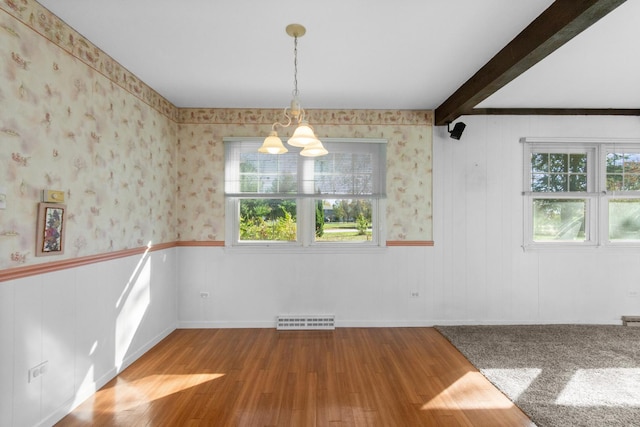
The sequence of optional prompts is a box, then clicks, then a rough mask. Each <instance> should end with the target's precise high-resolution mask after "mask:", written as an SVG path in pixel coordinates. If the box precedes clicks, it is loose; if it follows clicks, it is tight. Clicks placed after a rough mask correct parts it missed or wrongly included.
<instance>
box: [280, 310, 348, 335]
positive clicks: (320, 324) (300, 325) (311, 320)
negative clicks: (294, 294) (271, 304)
mask: <svg viewBox="0 0 640 427" xmlns="http://www.w3.org/2000/svg"><path fill="white" fill-rule="evenodd" d="M335 317H336V316H335V315H333V314H323V315H306V314H305V315H290V314H289V315H284V314H283V315H280V316H278V319H277V325H276V329H278V330H287V331H292V330H308V329H335V328H336V324H335V323H336V322H335V320H336V319H335Z"/></svg>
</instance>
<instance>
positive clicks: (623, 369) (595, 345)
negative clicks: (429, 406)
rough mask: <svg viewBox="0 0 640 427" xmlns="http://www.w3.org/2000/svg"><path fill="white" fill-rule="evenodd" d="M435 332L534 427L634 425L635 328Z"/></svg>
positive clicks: (638, 370)
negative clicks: (509, 400) (515, 406)
mask: <svg viewBox="0 0 640 427" xmlns="http://www.w3.org/2000/svg"><path fill="white" fill-rule="evenodd" d="M436 329H437V330H438V331H440V333H442V335H444V336H445V337H446V338H447V339H448V340H449V341H451V343H452V344H453V345H454V346H455V347H456V348H457V349H458V350H460V352H461V353H462V354H464V356H465V357H466V358H467V359H469V361H470V362H471V363H472V364H473V365H474V366H475V367H476V368H478V370H479V371H480V372H482V374H483V375H484V376H485V377H487V378H488V379H489V381H491V382H492V383H493V384H495V385H496V387H498V388H499V389H500V390H501V391H502V392H503V393H504V394H505V395H507V396H508V397H509V398H510V399H511V400H512V401H513V402H514V403H515V404H516V405H518V407H520V408H521V409H522V410H523V411H524V412H525V413H526V414H527V415H528V416H529V417H530V418H531V419H532V420H533V422H534V423H536V425H538V426H539V427H552V426H553V427H556V426H557V427H565V426H588V427H591V426H593V427H605V426H606V427H613V426H625V427H626V426H640V327H629V326H626V327H625V326H599V325H530V326H438V327H436Z"/></svg>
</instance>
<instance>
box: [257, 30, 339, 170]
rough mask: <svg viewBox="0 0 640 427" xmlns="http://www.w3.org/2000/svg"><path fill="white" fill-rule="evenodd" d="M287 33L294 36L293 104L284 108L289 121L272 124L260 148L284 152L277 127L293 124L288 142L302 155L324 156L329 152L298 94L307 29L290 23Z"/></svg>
mask: <svg viewBox="0 0 640 427" xmlns="http://www.w3.org/2000/svg"><path fill="white" fill-rule="evenodd" d="M286 31H287V34H289V35H290V36H291V37H293V70H294V71H293V99H291V104H290V105H289V106H288V107H286V108H285V109H284V116H285V118H286V119H287V123H286V124H283V123H280V122H276V123H274V124H273V125H272V126H271V132H270V133H269V136H268V137H266V138H265V140H264V142H263V143H262V146H261V147H260V148H259V149H258V151H259V152H261V153H268V154H283V153H286V152H287V151H289V150H287V148H286V147H285V146H284V144H283V143H282V140H281V139H280V137H279V136H278V132H277V131H276V127H278V126H279V127H281V128H288V127H289V126H291V125H292V124H295V125H296V130H295V131H294V132H293V135H292V136H291V138H289V139H288V140H287V144H289V145H291V146H292V147H301V148H302V151H300V155H301V156H307V157H316V156H323V155H325V154H327V153H328V151H327V150H326V148H324V146H323V145H322V142H320V140H319V139H318V138H317V137H316V135H315V133H314V131H313V128H312V127H311V126H310V125H309V122H308V121H307V119H306V118H305V115H304V114H305V113H304V108H302V106H301V105H300V100H299V99H298V95H299V94H300V92H299V91H298V37H302V36H304V34H305V33H306V31H307V30H306V29H305V28H304V27H303V26H302V25H300V24H290V25H287V28H286Z"/></svg>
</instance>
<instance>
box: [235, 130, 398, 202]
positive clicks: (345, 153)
mask: <svg viewBox="0 0 640 427" xmlns="http://www.w3.org/2000/svg"><path fill="white" fill-rule="evenodd" d="M373 141H374V142H369V141H367V142H359V141H357V140H348V141H340V142H338V141H327V142H324V141H323V143H324V145H325V147H326V148H327V150H329V154H327V155H325V156H321V157H304V156H300V155H299V153H298V150H297V149H295V148H290V149H289V152H288V153H285V154H279V155H273V154H263V153H258V152H257V150H258V148H259V147H260V141H237V140H231V141H225V151H226V169H225V193H226V195H227V196H230V197H251V198H300V197H318V196H321V195H329V196H340V198H359V197H366V198H371V197H385V194H386V169H385V162H386V144H385V143H384V142H385V141H382V140H373Z"/></svg>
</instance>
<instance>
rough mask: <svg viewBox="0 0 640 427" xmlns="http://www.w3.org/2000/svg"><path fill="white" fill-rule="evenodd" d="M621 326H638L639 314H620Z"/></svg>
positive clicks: (639, 323) (639, 321) (639, 324)
mask: <svg viewBox="0 0 640 427" xmlns="http://www.w3.org/2000/svg"><path fill="white" fill-rule="evenodd" d="M622 326H640V316H622Z"/></svg>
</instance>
